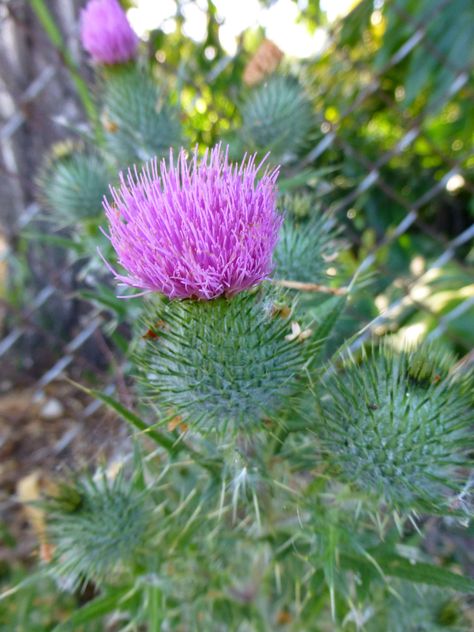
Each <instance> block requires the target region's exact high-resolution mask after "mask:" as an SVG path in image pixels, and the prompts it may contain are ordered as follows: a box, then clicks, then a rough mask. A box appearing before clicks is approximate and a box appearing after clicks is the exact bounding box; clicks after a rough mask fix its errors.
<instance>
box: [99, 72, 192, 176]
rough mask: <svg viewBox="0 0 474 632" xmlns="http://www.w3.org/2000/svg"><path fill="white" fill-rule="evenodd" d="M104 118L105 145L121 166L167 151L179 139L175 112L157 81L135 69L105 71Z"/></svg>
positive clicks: (179, 128) (177, 120)
mask: <svg viewBox="0 0 474 632" xmlns="http://www.w3.org/2000/svg"><path fill="white" fill-rule="evenodd" d="M103 120H104V126H105V130H106V142H107V146H108V149H109V151H110V152H111V154H112V155H113V156H114V157H115V158H116V160H117V162H118V164H119V166H121V167H125V166H127V165H131V164H134V163H136V162H143V161H146V160H149V159H151V158H153V157H154V156H163V155H165V154H166V155H167V154H168V152H169V149H170V147H177V146H178V145H179V144H180V143H181V124H180V121H179V118H178V115H177V112H176V111H175V109H174V108H172V107H171V106H170V105H169V104H168V103H167V102H166V100H165V95H164V94H163V93H162V91H161V90H160V88H159V86H158V84H157V83H156V81H155V80H154V79H153V78H152V77H151V76H150V75H149V74H147V73H145V72H142V71H139V70H137V69H125V70H121V71H116V72H113V73H110V74H109V75H107V77H106V79H105V84H104V91H103Z"/></svg>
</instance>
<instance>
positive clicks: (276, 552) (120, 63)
mask: <svg viewBox="0 0 474 632" xmlns="http://www.w3.org/2000/svg"><path fill="white" fill-rule="evenodd" d="M98 16H99V17H98ZM99 18H100V19H99ZM100 25H102V27H101V26H100ZM82 41H83V44H84V47H85V48H86V50H88V51H89V53H90V54H91V56H92V58H93V59H94V60H95V61H96V62H97V63H96V65H95V68H96V72H97V75H98V82H97V85H98V87H99V89H98V90H97V91H96V95H97V105H98V107H99V108H100V111H101V115H102V116H101V121H102V125H103V130H102V131H103V135H102V136H101V138H100V139H99V141H98V142H99V144H100V148H99V147H97V148H96V149H95V150H90V149H88V150H87V152H85V151H84V152H83V151H81V152H73V153H67V154H65V155H62V156H61V157H60V158H56V159H55V160H53V161H51V162H49V163H48V164H47V169H45V172H44V176H43V178H42V185H41V186H42V194H43V199H44V200H45V202H46V205H47V206H48V207H50V208H51V209H54V210H55V212H56V213H57V214H56V217H57V218H58V223H59V218H60V217H61V218H66V217H67V218H71V219H74V221H75V222H76V224H75V225H76V226H77V227H78V232H80V226H81V222H84V221H86V220H85V219H84V218H86V217H89V216H90V215H94V214H96V212H97V210H98V208H97V206H98V200H99V199H101V203H102V209H103V215H102V221H101V227H102V233H99V231H98V230H96V234H95V240H94V246H95V243H96V241H97V239H100V238H102V245H101V248H100V250H101V253H102V261H101V262H100V267H101V275H103V274H106V275H107V276H108V280H109V282H110V287H109V288H107V289H108V292H109V294H108V295H107V302H106V303H105V301H104V303H105V304H106V305H107V307H108V308H109V309H110V306H112V309H116V310H117V312H120V314H121V318H122V319H123V320H124V321H126V322H127V323H128V324H129V325H131V327H130V328H129V329H130V330H132V331H133V332H134V333H133V334H132V335H131V338H133V339H132V340H131V341H130V348H129V349H127V350H126V359H125V362H124V367H125V369H124V370H125V371H126V372H127V376H126V379H127V380H129V382H130V383H132V384H133V386H132V389H133V390H132V392H133V395H134V405H133V409H132V408H127V407H125V406H124V405H123V403H122V402H120V401H119V400H118V398H116V397H114V396H111V395H109V394H106V393H102V392H100V391H89V392H90V393H91V394H92V395H94V396H95V397H97V398H98V399H100V400H101V402H102V403H104V404H106V405H107V406H109V407H110V408H112V409H113V410H114V411H115V412H116V413H118V414H119V415H120V416H121V417H122V418H123V419H124V420H125V421H126V422H128V423H129V424H130V425H131V426H132V427H133V429H134V442H133V446H134V452H133V455H131V454H130V453H128V452H126V453H125V454H122V455H121V456H122V461H123V464H122V470H121V473H120V474H119V475H118V476H116V477H113V476H111V475H110V474H109V473H108V472H106V473H104V471H103V469H100V470H99V474H98V475H96V476H94V475H93V474H90V473H89V474H87V475H79V476H77V477H76V478H75V479H74V480H73V482H71V483H67V484H64V485H62V486H61V485H60V486H59V491H58V493H57V494H56V495H55V496H54V498H50V499H48V501H47V502H46V505H45V507H46V513H47V525H48V530H47V533H48V540H49V543H50V544H51V548H52V551H53V554H52V562H51V564H49V565H46V572H51V574H52V575H53V576H54V577H55V578H60V579H61V586H63V587H64V586H69V587H70V588H72V589H77V590H79V591H81V590H83V589H84V587H85V586H86V585H87V584H89V585H90V584H92V585H93V587H94V589H95V592H96V596H95V597H94V599H93V600H92V601H91V602H90V603H87V604H86V605H85V606H84V607H83V608H82V609H80V610H79V611H78V612H76V613H73V614H72V615H71V617H70V619H69V620H68V621H67V622H64V625H65V626H66V625H68V626H69V629H81V626H83V625H87V624H88V623H90V622H93V621H94V619H99V618H101V622H100V623H99V626H101V627H100V628H99V629H105V628H104V625H107V623H106V618H107V617H108V616H109V615H116V618H117V620H118V619H119V620H120V622H121V623H122V622H123V629H125V630H137V629H140V630H141V629H143V630H149V631H150V632H158V631H159V630H163V631H164V630H183V631H186V632H187V631H190V632H193V631H194V630H196V631H201V630H202V631H205V632H221V631H222V632H223V631H227V630H239V631H243V630H248V631H249V632H250V631H252V632H253V631H255V632H256V631H260V630H262V631H263V630H272V631H273V630H275V631H277V630H290V629H291V630H294V631H295V632H296V631H299V630H301V631H303V630H305V631H306V630H315V631H316V630H318V631H319V630H321V631H322V632H326V631H327V632H332V631H335V630H343V629H344V630H346V629H354V630H364V629H367V630H374V632H376V631H378V630H387V631H388V632H398V630H399V629H400V630H401V629H402V628H403V629H406V630H409V629H411V628H410V626H412V628H413V629H415V628H414V627H413V626H416V629H426V630H431V629H433V630H436V629H438V627H437V626H438V625H439V626H440V627H442V621H443V619H442V617H441V615H440V612H437V613H435V615H433V609H432V608H431V605H432V596H433V594H436V595H437V594H438V593H436V590H437V589H441V590H442V591H443V595H444V596H445V597H446V602H447V601H448V600H450V596H451V593H448V591H456V592H458V593H461V592H470V591H472V590H473V588H474V582H473V581H472V580H470V579H469V578H467V577H464V576H462V575H460V574H459V573H457V572H453V571H452V570H451V569H450V568H448V567H447V566H446V565H441V564H437V563H433V562H434V560H432V559H430V556H429V555H428V553H426V552H425V551H423V550H422V547H421V546H420V547H419V546H418V545H419V544H422V530H423V525H424V520H425V516H431V517H433V519H437V520H445V519H446V517H447V518H449V520H451V521H457V523H459V524H461V525H464V524H466V522H469V519H470V517H471V516H468V515H467V513H468V508H469V503H468V502H466V501H465V495H466V493H467V491H466V490H469V486H470V483H469V481H470V480H472V479H470V478H469V473H470V469H471V465H472V462H471V459H472V456H471V455H472V448H473V445H472V427H471V425H472V420H473V415H472V379H473V378H472V373H471V372H470V371H469V370H468V369H466V370H464V371H459V370H458V365H457V359H456V357H455V355H453V354H449V353H442V352H440V351H439V350H438V349H437V348H436V347H433V346H429V345H422V346H417V347H413V348H402V350H397V348H396V345H395V342H396V340H395V338H394V339H392V340H387V341H385V342H384V341H381V342H380V341H378V342H376V341H373V342H372V341H370V342H369V343H368V344H366V345H365V346H364V345H361V338H360V337H359V334H360V332H358V331H357V325H355V326H353V329H352V330H351V331H349V332H348V328H347V327H346V328H343V327H342V326H341V323H342V318H343V317H344V315H345V313H346V312H345V310H346V309H347V310H348V311H349V310H351V309H353V304H352V302H353V301H354V300H355V298H356V297H357V292H358V287H357V284H356V283H355V282H354V280H353V279H351V278H349V276H348V278H343V273H341V275H340V276H337V277H333V278H332V279H331V283H327V277H326V271H327V268H328V265H331V266H335V267H336V268H337V267H338V256H339V249H340V248H341V240H340V235H341V233H342V229H341V228H340V227H339V224H338V222H339V221H340V219H341V218H338V217H337V216H335V215H334V214H329V213H327V212H325V211H324V209H321V208H320V206H319V204H320V203H317V202H316V201H315V195H314V192H312V190H311V185H310V182H308V181H307V180H304V184H303V185H301V186H297V187H296V190H292V191H291V192H290V193H288V192H287V193H286V194H285V195H283V194H282V191H280V182H281V180H280V173H282V174H283V178H285V179H286V182H285V180H283V182H284V184H285V187H286V190H288V188H289V186H295V185H294V182H295V178H294V176H295V174H296V176H297V175H298V171H299V170H300V169H302V164H301V163H300V162H299V159H298V156H299V154H300V152H301V149H302V148H303V147H304V145H305V143H306V140H307V138H308V135H309V134H310V133H311V130H312V129H313V127H314V126H315V124H316V121H315V116H314V114H313V105H312V103H311V100H310V98H309V96H308V94H307V93H306V90H305V89H304V87H303V86H302V85H301V83H300V82H299V81H297V80H296V79H294V78H292V77H289V76H282V75H275V76H271V77H269V78H267V79H266V80H265V83H263V84H260V85H259V86H257V87H255V88H253V89H252V91H251V92H250V93H249V95H248V98H247V100H246V102H245V103H244V105H243V108H242V118H243V125H242V128H241V129H240V130H238V131H237V133H238V134H239V139H238V140H239V142H241V143H242V144H243V145H245V147H246V148H247V149H248V152H249V153H244V152H242V155H241V156H240V158H239V159H238V160H237V161H233V159H231V158H230V150H229V149H228V147H226V146H225V145H224V144H223V143H222V142H221V143H218V144H216V145H215V146H213V147H210V148H205V147H202V146H199V145H197V144H194V149H193V150H191V151H188V150H187V149H186V147H188V146H193V141H189V143H188V140H186V139H184V138H182V129H181V123H180V116H179V104H173V105H171V102H170V99H169V97H168V96H167V94H168V86H167V87H166V88H165V81H164V80H163V75H162V73H161V70H160V72H156V70H157V69H156V68H154V69H151V68H149V67H148V66H147V64H146V63H145V62H144V61H143V60H142V61H140V63H138V62H137V59H136V57H137V54H138V48H137V39H136V37H135V36H133V34H131V32H130V29H129V25H128V23H127V22H126V17H125V14H124V13H123V11H122V9H121V8H120V7H119V5H118V3H117V2H116V1H115V0H108V1H106V0H92V2H90V3H89V4H88V5H87V8H86V9H85V11H84V13H83V16H82ZM124 62H128V63H124ZM174 98H175V101H179V95H178V94H177V93H176V94H174ZM233 129H235V127H234V128H233ZM87 136H88V138H87V142H88V143H89V144H88V145H87V147H89V146H90V144H91V140H90V139H91V137H92V135H91V134H88V135H87ZM236 145H238V143H236ZM268 150H270V151H271V153H270V156H268V154H267V151H268ZM99 157H100V158H99ZM278 163H280V164H281V166H280V167H278V166H276V165H277V164H278ZM285 165H286V167H285ZM289 165H290V167H289ZM109 169H110V170H111V171H109ZM290 169H291V170H290ZM296 179H297V178H296ZM289 183H290V184H289ZM109 185H110V186H109ZM281 189H282V190H283V186H281ZM99 210H100V209H99ZM61 221H63V220H61ZM85 243H86V244H87V247H89V248H90V250H91V251H92V250H94V249H95V248H94V246H92V240H90V241H88V240H86V241H85ZM92 254H93V253H92V252H91V255H92ZM341 268H343V266H341ZM338 269H339V268H338ZM98 278H100V279H101V280H102V278H103V276H102V277H99V275H98V276H97V278H96V280H97V279H98ZM114 282H115V285H114ZM284 282H285V283H286V285H287V289H285V290H283V289H282V286H285V283H284ZM341 284H344V287H340V286H341ZM97 285H99V282H98V281H97ZM113 285H114V287H113V290H112V289H111V288H112V286H113ZM116 285H118V286H120V287H119V288H116V287H115V286H116ZM124 288H125V289H124ZM369 289H370V288H369ZM112 291H114V292H115V293H116V294H117V300H116V302H115V303H114V299H111V298H110V295H111V293H112ZM124 298H127V299H128V300H123V299H124ZM359 304H360V303H359ZM115 306H119V307H115ZM109 331H110V330H107V332H106V334H108V333H109ZM127 331H128V330H127ZM341 332H342V333H341ZM344 337H345V338H347V339H344ZM336 345H340V348H334V347H335V346H336ZM131 460H133V468H132V472H130V471H129V469H128V464H129V463H130V461H131ZM400 545H401V546H400ZM415 584H416V585H418V586H421V588H420V590H419V592H418V593H416V595H417V596H418V595H419V599H420V600H425V602H426V603H424V604H422V605H423V607H420V608H419V609H418V608H417V609H416V610H415V608H413V612H408V613H406V618H403V617H401V616H397V614H396V612H397V608H398V603H399V601H397V600H398V599H399V598H400V597H403V598H405V599H406V602H407V603H412V601H410V599H411V598H412V597H413V595H414V594H415V593H414V592H410V590H411V588H412V586H413V585H415ZM407 586H408V589H407V588H406V587H407ZM426 586H429V587H428V588H427V587H426ZM407 590H408V591H409V594H408V595H407V594H406V591H407ZM399 593H400V594H399ZM456 599H457V597H456V598H455V599H454V600H450V603H456ZM428 605H429V606H430V608H427V607H425V606H428ZM410 608H411V606H410ZM438 615H440V616H438ZM400 622H402V623H400ZM448 623H449V621H448ZM425 624H426V625H425ZM423 625H425V627H423ZM351 626H352V627H351ZM429 626H431V627H429ZM446 627H447V629H449V627H448V626H446Z"/></svg>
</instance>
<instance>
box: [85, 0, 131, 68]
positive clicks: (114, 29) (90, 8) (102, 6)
mask: <svg viewBox="0 0 474 632" xmlns="http://www.w3.org/2000/svg"><path fill="white" fill-rule="evenodd" d="M81 41H82V45H83V46H84V48H85V50H86V51H87V52H88V53H89V54H90V55H91V57H92V59H93V60H94V61H95V62H97V63H99V64H120V63H125V62H127V61H130V60H131V59H133V58H134V57H135V55H136V52H137V47H138V37H137V35H136V34H135V33H134V31H133V30H132V27H131V26H130V23H129V22H128V20H127V16H126V15H125V12H124V11H123V9H122V7H121V6H120V4H119V3H118V1H117V0H89V2H88V3H87V6H86V7H85V9H83V10H82V12H81Z"/></svg>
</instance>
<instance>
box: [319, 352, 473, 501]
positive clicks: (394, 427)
mask: <svg viewBox="0 0 474 632" xmlns="http://www.w3.org/2000/svg"><path fill="white" fill-rule="evenodd" d="M423 356H424V357H423ZM430 357H431V361H430V360H429V358H430ZM323 388H324V392H325V395H323V394H321V395H322V402H321V411H320V413H321V414H320V417H321V418H320V426H319V428H318V433H319V435H320V436H321V438H322V441H323V444H324V445H325V446H326V447H327V449H328V451H329V453H330V455H331V457H332V459H333V461H334V463H335V464H336V465H337V466H338V467H339V468H340V471H341V474H342V477H343V478H344V479H345V480H348V481H351V482H353V483H355V484H356V485H357V486H358V487H359V488H361V489H362V490H363V491H368V492H372V493H377V494H380V495H381V496H382V497H383V498H384V499H385V501H387V502H389V503H390V504H393V505H395V506H398V505H400V506H405V507H409V508H416V507H420V508H422V509H423V508H428V507H430V508H433V507H435V508H437V509H442V507H443V505H444V508H445V509H446V505H447V504H448V503H449V501H448V498H447V497H448V496H449V495H454V494H456V493H458V492H459V491H460V489H461V485H462V480H461V478H462V477H461V468H462V467H463V466H464V465H466V461H467V456H466V454H467V452H468V450H469V447H470V446H471V447H472V442H470V441H469V423H470V422H472V410H470V407H469V400H468V397H467V393H468V389H466V388H465V385H462V384H461V383H459V382H457V381H455V379H454V378H453V377H451V376H449V375H448V374H447V370H446V360H445V359H444V358H443V356H442V355H441V354H436V353H435V354H432V353H431V352H430V349H428V350H423V349H421V350H416V351H405V352H401V353H396V352H394V351H393V350H391V349H390V348H389V347H388V346H387V345H384V346H382V347H381V348H379V349H375V350H373V352H372V354H371V355H367V354H364V355H363V357H362V360H361V362H360V364H358V363H356V362H355V361H354V360H351V361H349V362H348V363H347V364H346V366H345V367H344V369H343V371H342V372H341V373H340V374H339V373H336V372H333V373H332V374H330V375H329V377H328V378H327V379H326V380H325V381H324V385H323ZM469 444H470V445H469Z"/></svg>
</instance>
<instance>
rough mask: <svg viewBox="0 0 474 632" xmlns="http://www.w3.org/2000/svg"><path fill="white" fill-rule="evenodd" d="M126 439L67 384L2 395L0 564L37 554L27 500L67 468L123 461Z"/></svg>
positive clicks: (120, 427)
mask: <svg viewBox="0 0 474 632" xmlns="http://www.w3.org/2000/svg"><path fill="white" fill-rule="evenodd" d="M7 386H8V385H7ZM127 436H128V433H127V428H126V427H125V424H124V423H123V422H121V421H120V420H119V419H117V417H116V416H114V415H112V414H111V413H109V412H108V411H106V410H105V409H104V408H103V407H100V406H98V405H97V403H95V402H94V401H93V400H91V399H90V398H88V396H87V395H86V394H84V393H82V392H81V391H79V390H78V389H77V388H75V387H74V386H73V385H71V384H69V383H67V382H61V381H57V382H53V383H52V384H50V385H48V386H47V387H46V388H45V389H44V390H41V391H38V390H37V389H35V388H34V387H22V388H14V387H11V388H7V389H4V392H0V563H2V562H3V563H5V562H6V563H7V564H8V563H10V562H13V561H25V562H26V561H31V560H32V558H34V556H35V555H36V553H37V550H38V540H37V537H36V534H35V529H34V528H32V526H31V515H30V514H29V513H28V510H27V509H26V510H25V506H24V503H22V502H21V501H22V500H28V498H24V496H25V495H29V496H31V494H32V493H33V494H34V493H37V492H41V488H42V487H43V486H44V485H47V484H48V483H49V482H51V481H52V482H54V481H55V480H58V479H60V478H61V477H64V475H65V474H66V473H67V472H68V470H69V471H71V470H75V471H77V470H81V469H86V468H92V467H94V466H95V465H97V464H99V463H101V462H103V463H105V462H109V461H110V460H113V459H115V458H119V456H120V453H123V451H124V450H125V448H126V445H127Z"/></svg>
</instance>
